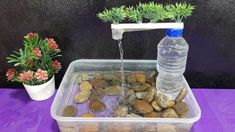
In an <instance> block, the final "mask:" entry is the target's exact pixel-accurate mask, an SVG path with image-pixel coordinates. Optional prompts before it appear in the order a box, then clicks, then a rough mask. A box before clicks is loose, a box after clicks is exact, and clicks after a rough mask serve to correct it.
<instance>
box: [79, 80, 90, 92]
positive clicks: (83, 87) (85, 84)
mask: <svg viewBox="0 0 235 132" xmlns="http://www.w3.org/2000/svg"><path fill="white" fill-rule="evenodd" d="M79 86H80V91H87V90H91V89H92V85H91V83H90V82H88V81H85V82H81V83H80V85H79Z"/></svg>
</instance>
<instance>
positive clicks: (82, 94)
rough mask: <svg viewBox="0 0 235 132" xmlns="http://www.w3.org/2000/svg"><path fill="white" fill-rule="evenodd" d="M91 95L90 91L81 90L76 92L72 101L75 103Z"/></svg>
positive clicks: (83, 100) (85, 99)
mask: <svg viewBox="0 0 235 132" xmlns="http://www.w3.org/2000/svg"><path fill="white" fill-rule="evenodd" d="M90 95H91V91H90V90H89V91H81V92H78V93H77V94H76V95H75V96H74V98H73V101H74V102H75V103H83V102H85V101H87V100H88V98H89V97H90Z"/></svg>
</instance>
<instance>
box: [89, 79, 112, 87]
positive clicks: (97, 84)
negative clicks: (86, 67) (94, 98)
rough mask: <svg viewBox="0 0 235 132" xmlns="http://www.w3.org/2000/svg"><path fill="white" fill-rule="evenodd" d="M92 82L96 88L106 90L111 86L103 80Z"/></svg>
mask: <svg viewBox="0 0 235 132" xmlns="http://www.w3.org/2000/svg"><path fill="white" fill-rule="evenodd" d="M90 82H91V84H92V86H93V87H94V88H105V87H107V86H108V85H109V84H108V82H106V81H105V80H102V79H93V80H91V81H90Z"/></svg>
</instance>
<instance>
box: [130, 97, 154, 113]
mask: <svg viewBox="0 0 235 132" xmlns="http://www.w3.org/2000/svg"><path fill="white" fill-rule="evenodd" d="M132 107H133V108H134V109H135V110H136V111H138V112H140V113H149V112H152V111H153V107H152V106H151V105H150V104H149V103H148V102H146V101H144V100H134V101H133V102H132Z"/></svg>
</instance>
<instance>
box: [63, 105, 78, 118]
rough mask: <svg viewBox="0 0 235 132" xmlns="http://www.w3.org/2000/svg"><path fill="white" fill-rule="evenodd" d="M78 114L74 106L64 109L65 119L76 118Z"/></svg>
mask: <svg viewBox="0 0 235 132" xmlns="http://www.w3.org/2000/svg"><path fill="white" fill-rule="evenodd" d="M76 114H77V109H76V108H75V107H74V106H72V105H67V106H66V107H65V108H64V111H63V116H64V117H75V116H76Z"/></svg>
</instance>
